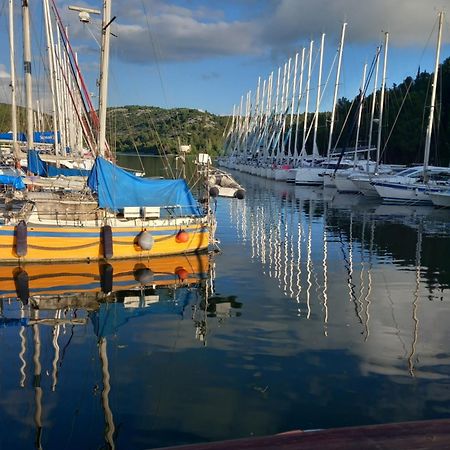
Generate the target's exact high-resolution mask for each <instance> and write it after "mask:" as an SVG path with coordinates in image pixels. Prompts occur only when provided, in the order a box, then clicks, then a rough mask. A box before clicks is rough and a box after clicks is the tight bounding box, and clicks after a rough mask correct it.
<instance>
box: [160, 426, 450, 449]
mask: <svg viewBox="0 0 450 450" xmlns="http://www.w3.org/2000/svg"><path fill="white" fill-rule="evenodd" d="M169 449H170V450H175V449H176V450H193V449H196V450H197V449H198V450H223V449H233V450H244V449H245V450H253V449H255V450H256V449H258V450H261V449H263V450H264V449H277V450H294V449H300V450H343V449H345V450H361V449H364V450H412V449H414V450H419V449H426V450H435V449H442V450H443V449H450V419H445V420H430V421H420V422H404V423H391V424H383V425H370V426H362V427H351V428H333V429H328V430H319V431H291V432H288V433H282V434H277V435H273V436H265V437H254V438H246V439H237V440H230V441H222V442H210V443H206V444H194V445H183V446H178V447H165V450H169Z"/></svg>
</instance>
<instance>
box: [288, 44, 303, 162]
mask: <svg viewBox="0 0 450 450" xmlns="http://www.w3.org/2000/svg"><path fill="white" fill-rule="evenodd" d="M303 50H304V49H303ZM297 71H298V53H296V54H295V60H294V79H293V81H292V102H291V117H290V122H289V140H288V155H289V159H290V158H291V157H294V158H295V157H296V151H295V148H294V151H293V153H292V155H291V141H292V125H293V124H294V106H295V94H296V88H297ZM300 90H301V88H300Z"/></svg>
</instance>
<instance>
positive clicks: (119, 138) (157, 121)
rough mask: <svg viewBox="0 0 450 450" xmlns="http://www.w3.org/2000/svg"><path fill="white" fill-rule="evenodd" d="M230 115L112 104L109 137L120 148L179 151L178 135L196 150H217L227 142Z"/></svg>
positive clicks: (109, 110)
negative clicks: (225, 136) (224, 139)
mask: <svg viewBox="0 0 450 450" xmlns="http://www.w3.org/2000/svg"><path fill="white" fill-rule="evenodd" d="M227 120H228V117H223V116H216V115H214V114H211V113H208V112H202V111H199V110H196V109H189V108H174V109H163V108H157V107H153V106H121V107H115V108H108V120H107V124H108V126H107V128H108V131H107V133H108V136H110V138H109V141H110V142H111V143H112V144H113V146H115V147H116V149H117V151H122V152H129V151H135V148H137V150H138V151H139V152H143V153H146V152H147V153H157V152H158V151H161V150H163V151H165V152H169V153H170V152H175V151H176V150H177V148H178V145H179V144H178V139H179V141H180V143H181V144H190V145H191V146H192V151H193V152H194V153H198V152H201V151H207V152H208V153H210V154H217V153H218V152H219V151H220V150H221V148H222V145H223V136H222V135H223V131H224V129H225V127H226V124H227Z"/></svg>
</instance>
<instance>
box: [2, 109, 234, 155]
mask: <svg viewBox="0 0 450 450" xmlns="http://www.w3.org/2000/svg"><path fill="white" fill-rule="evenodd" d="M18 111H19V129H24V128H25V127H24V126H22V125H21V124H22V123H23V124H24V123H25V122H24V117H25V114H24V111H25V110H24V108H20V107H19V108H18ZM107 114H108V116H107V117H108V119H107V135H108V140H109V142H110V143H111V145H112V147H113V148H115V149H116V151H118V152H136V149H137V151H139V152H140V153H155V154H156V153H158V152H160V151H161V150H162V151H165V152H167V153H171V152H175V151H176V150H177V148H178V138H179V140H180V143H181V144H190V145H191V146H192V152H193V153H198V152H201V151H207V152H208V153H210V154H213V155H214V154H217V153H218V152H219V151H220V150H221V148H222V145H223V137H222V135H223V131H224V129H225V126H226V124H227V120H228V117H222V116H216V115H214V114H211V113H208V112H202V111H198V110H196V109H188V108H174V109H163V108H157V107H153V106H121V107H115V108H108V112H107ZM47 121H48V118H47ZM10 130H11V106H10V105H9V104H5V103H0V132H6V131H10Z"/></svg>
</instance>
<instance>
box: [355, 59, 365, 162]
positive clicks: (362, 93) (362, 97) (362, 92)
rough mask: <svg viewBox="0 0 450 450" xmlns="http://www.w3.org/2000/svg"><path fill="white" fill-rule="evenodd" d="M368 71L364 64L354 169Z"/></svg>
mask: <svg viewBox="0 0 450 450" xmlns="http://www.w3.org/2000/svg"><path fill="white" fill-rule="evenodd" d="M366 71H367V64H364V68H363V76H362V80H361V94H360V96H359V109H358V122H357V126H356V138H355V154H354V157H353V168H355V167H356V160H357V158H358V141H359V130H360V127H361V116H362V110H363V105H364V86H365V85H366Z"/></svg>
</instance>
